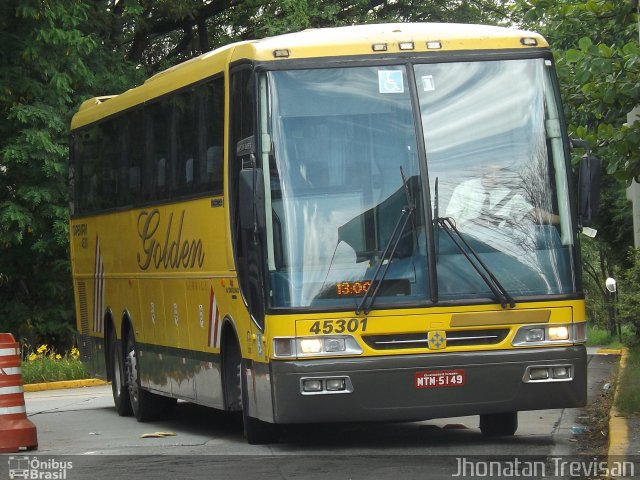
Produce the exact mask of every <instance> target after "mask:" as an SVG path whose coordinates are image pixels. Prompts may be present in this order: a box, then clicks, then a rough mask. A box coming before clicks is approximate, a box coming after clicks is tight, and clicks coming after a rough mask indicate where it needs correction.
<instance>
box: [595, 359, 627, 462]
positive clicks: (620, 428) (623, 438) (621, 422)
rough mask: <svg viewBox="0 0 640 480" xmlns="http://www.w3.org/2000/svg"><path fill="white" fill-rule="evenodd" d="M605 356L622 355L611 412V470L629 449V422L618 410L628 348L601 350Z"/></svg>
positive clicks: (609, 458) (608, 456)
mask: <svg viewBox="0 0 640 480" xmlns="http://www.w3.org/2000/svg"><path fill="white" fill-rule="evenodd" d="M601 352H602V354H604V355H620V367H619V368H618V375H617V381H616V389H615V392H614V394H613V404H612V405H611V410H610V411H609V451H608V454H607V465H608V466H609V468H611V466H612V465H613V464H614V462H615V461H616V460H615V459H616V458H617V459H618V460H617V461H619V460H620V458H621V457H622V458H623V457H625V456H626V454H627V449H628V447H629V431H628V428H627V420H626V417H624V416H623V415H622V414H621V413H620V412H618V409H617V408H616V401H617V399H618V393H619V390H620V388H619V387H620V378H621V377H622V374H623V372H624V368H625V366H626V364H627V356H628V354H629V352H628V350H627V349H626V348H621V349H616V350H613V349H600V350H599V351H598V354H601Z"/></svg>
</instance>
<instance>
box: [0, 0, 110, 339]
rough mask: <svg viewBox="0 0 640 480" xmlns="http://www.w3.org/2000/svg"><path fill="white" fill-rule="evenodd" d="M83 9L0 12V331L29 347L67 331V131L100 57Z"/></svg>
mask: <svg viewBox="0 0 640 480" xmlns="http://www.w3.org/2000/svg"><path fill="white" fill-rule="evenodd" d="M88 12H89V7H88V5H87V4H86V2H82V1H79V0H57V1H56V2H42V1H40V0H5V1H4V2H2V3H1V5H0V45H2V51H1V54H0V72H1V75H0V92H1V93H0V111H1V112H2V113H1V115H0V139H1V142H2V143H1V144H0V244H1V245H2V249H3V254H2V256H1V257H0V272H2V275H3V278H4V279H5V282H4V283H3V284H2V285H1V286H0V331H10V332H14V333H16V334H17V335H18V336H19V337H23V338H27V339H31V341H35V339H36V338H38V339H46V340H56V339H61V338H65V339H68V338H69V333H70V332H71V331H72V325H73V313H72V308H71V307H72V300H73V299H72V289H71V276H70V270H69V253H68V209H67V205H68V201H69V198H68V187H67V168H66V165H67V157H68V144H67V135H68V128H69V127H68V125H69V121H70V118H71V114H72V111H73V110H74V109H75V108H76V105H77V101H78V97H77V95H78V92H79V91H82V90H85V91H86V89H87V88H89V87H90V86H92V85H93V86H94V87H95V85H96V83H97V82H98V81H99V79H98V77H97V76H96V71H99V70H96V69H94V68H91V67H92V66H90V64H89V63H88V61H95V60H96V55H97V57H98V58H101V59H103V60H104V56H103V55H100V54H99V52H98V51H99V41H98V40H97V39H96V38H94V37H93V36H92V35H91V34H87V33H85V32H83V30H82V29H83V28H86V27H87V24H88V22H89V16H88ZM93 66H95V65H93ZM102 71H103V72H104V71H106V69H105V68H104V67H103V68H102ZM116 71H117V69H116Z"/></svg>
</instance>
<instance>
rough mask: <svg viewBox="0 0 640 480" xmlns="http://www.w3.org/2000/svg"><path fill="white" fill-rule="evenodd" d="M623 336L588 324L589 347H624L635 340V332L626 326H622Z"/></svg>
mask: <svg viewBox="0 0 640 480" xmlns="http://www.w3.org/2000/svg"><path fill="white" fill-rule="evenodd" d="M621 337H622V338H620V337H618V335H611V333H609V330H607V329H604V328H601V327H598V326H595V325H591V324H588V325H587V346H589V347H606V348H622V347H624V346H626V345H630V344H632V343H633V342H634V334H633V332H631V330H630V329H629V328H627V327H626V326H623V327H622V336H621Z"/></svg>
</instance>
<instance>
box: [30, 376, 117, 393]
mask: <svg viewBox="0 0 640 480" xmlns="http://www.w3.org/2000/svg"><path fill="white" fill-rule="evenodd" d="M107 383H109V382H105V381H104V380H100V379H99V378H85V379H83V380H64V381H61V382H47V383H28V384H26V385H23V388H24V391H25V392H42V391H44V390H59V389H63V388H81V387H95V386H97V385H106V384H107Z"/></svg>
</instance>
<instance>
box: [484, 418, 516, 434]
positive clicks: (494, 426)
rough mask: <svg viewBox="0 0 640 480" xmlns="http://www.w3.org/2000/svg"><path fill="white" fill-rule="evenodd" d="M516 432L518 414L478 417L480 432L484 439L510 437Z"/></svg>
mask: <svg viewBox="0 0 640 480" xmlns="http://www.w3.org/2000/svg"><path fill="white" fill-rule="evenodd" d="M516 430H518V412H504V413H492V414H486V415H480V431H481V432H482V434H483V435H484V436H486V437H510V436H512V435H514V434H515V433H516Z"/></svg>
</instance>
